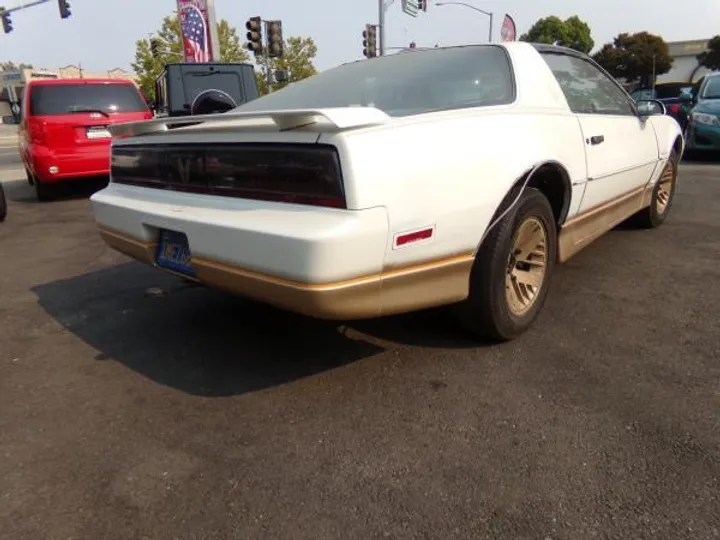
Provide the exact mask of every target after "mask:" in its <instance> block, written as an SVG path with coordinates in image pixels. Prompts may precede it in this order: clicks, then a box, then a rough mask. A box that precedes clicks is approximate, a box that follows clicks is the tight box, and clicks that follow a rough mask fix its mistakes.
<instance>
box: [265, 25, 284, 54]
mask: <svg viewBox="0 0 720 540" xmlns="http://www.w3.org/2000/svg"><path fill="white" fill-rule="evenodd" d="M267 36H268V56H269V57H270V58H281V57H282V55H283V35H282V21H268V23H267Z"/></svg>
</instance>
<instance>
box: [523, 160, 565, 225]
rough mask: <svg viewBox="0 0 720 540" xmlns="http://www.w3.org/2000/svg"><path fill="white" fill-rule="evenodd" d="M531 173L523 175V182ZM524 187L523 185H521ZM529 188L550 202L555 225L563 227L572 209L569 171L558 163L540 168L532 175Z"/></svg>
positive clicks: (549, 163) (547, 164)
mask: <svg viewBox="0 0 720 540" xmlns="http://www.w3.org/2000/svg"><path fill="white" fill-rule="evenodd" d="M528 174H530V173H529V172H528V173H527V174H525V175H523V177H522V179H521V182H524V181H525V180H526V179H527V175H528ZM520 185H522V183H521V184H520ZM528 186H530V187H534V188H535V189H537V190H539V191H540V192H541V193H542V194H543V195H545V197H547V199H548V201H549V202H550V207H551V208H552V211H553V215H554V216H555V223H557V224H558V225H561V224H562V223H563V222H564V221H565V218H566V217H567V213H568V210H569V208H570V194H571V191H572V190H571V187H570V177H569V175H568V173H567V171H566V170H565V169H564V168H563V167H562V165H560V164H559V163H556V162H548V163H545V164H543V165H541V166H540V168H539V169H538V170H536V171H535V173H534V174H533V175H532V178H530V181H529V182H528Z"/></svg>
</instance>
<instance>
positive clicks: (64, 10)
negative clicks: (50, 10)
mask: <svg viewBox="0 0 720 540" xmlns="http://www.w3.org/2000/svg"><path fill="white" fill-rule="evenodd" d="M58 8H59V9H60V18H61V19H67V18H68V17H69V16H70V15H72V13H70V3H69V2H68V1H67V0H58Z"/></svg>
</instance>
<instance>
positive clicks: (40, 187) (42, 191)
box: [35, 178, 55, 202]
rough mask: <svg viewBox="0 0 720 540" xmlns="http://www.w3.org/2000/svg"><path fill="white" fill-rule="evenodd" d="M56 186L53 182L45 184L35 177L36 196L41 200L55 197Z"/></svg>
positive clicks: (44, 200)
mask: <svg viewBox="0 0 720 540" xmlns="http://www.w3.org/2000/svg"><path fill="white" fill-rule="evenodd" d="M54 187H55V186H53V185H52V184H43V183H42V182H40V181H39V180H38V179H37V178H35V198H36V199H37V200H38V201H39V202H47V201H52V200H53V199H54V198H55V197H54V195H55V189H54Z"/></svg>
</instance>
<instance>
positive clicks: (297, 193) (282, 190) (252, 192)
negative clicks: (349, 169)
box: [111, 143, 347, 208]
mask: <svg viewBox="0 0 720 540" xmlns="http://www.w3.org/2000/svg"><path fill="white" fill-rule="evenodd" d="M111 175H112V181H113V182H115V183H118V184H131V185H138V186H144V187H150V188H154V189H166V190H172V191H184V192H190V193H203V194H208V195H220V196H224V197H236V198H241V199H256V200H266V201H275V202H286V203H294V204H306V205H311V206H325V207H329V208H347V206H346V200H345V190H344V184H343V178H342V171H341V166H340V160H339V156H338V153H337V150H336V149H335V148H334V147H332V146H328V145H321V144H279V143H276V144H262V143H241V144H233V143H209V144H154V145H129V146H123V145H113V147H112V157H111Z"/></svg>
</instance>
